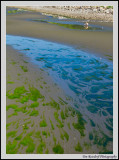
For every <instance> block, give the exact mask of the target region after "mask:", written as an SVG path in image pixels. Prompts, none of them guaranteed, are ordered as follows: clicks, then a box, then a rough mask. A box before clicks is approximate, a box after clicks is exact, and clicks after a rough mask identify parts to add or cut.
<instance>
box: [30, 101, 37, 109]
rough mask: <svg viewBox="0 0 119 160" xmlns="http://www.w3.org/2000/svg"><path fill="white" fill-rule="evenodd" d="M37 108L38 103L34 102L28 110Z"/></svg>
mask: <svg viewBox="0 0 119 160" xmlns="http://www.w3.org/2000/svg"><path fill="white" fill-rule="evenodd" d="M38 106H39V102H34V103H32V104H31V105H30V106H29V107H30V108H35V107H38Z"/></svg>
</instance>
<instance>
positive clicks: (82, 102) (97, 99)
mask: <svg viewBox="0 0 119 160" xmlns="http://www.w3.org/2000/svg"><path fill="white" fill-rule="evenodd" d="M6 40H7V41H6V43H7V44H8V45H12V46H13V48H14V49H16V50H19V51H20V52H22V53H24V54H25V55H26V56H28V57H30V58H31V61H32V62H33V63H35V64H37V65H38V66H39V67H40V68H43V69H44V70H46V71H47V72H48V73H49V74H50V76H52V78H53V80H54V81H55V82H56V83H57V84H58V85H60V86H61V87H62V88H63V89H64V91H65V92H66V94H67V95H69V96H70V97H72V98H73V100H74V102H75V104H76V105H75V107H76V108H85V109H86V110H87V111H88V112H90V113H91V114H97V115H98V114H100V116H103V117H104V116H106V117H112V116H113V63H112V61H109V60H107V59H104V58H100V57H98V56H95V55H93V54H89V53H88V52H84V51H81V50H76V49H74V48H72V47H70V46H66V45H62V44H58V43H53V42H49V41H44V40H40V39H35V38H27V37H21V36H12V35H7V36H6Z"/></svg>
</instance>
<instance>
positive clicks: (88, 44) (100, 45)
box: [6, 12, 113, 57]
mask: <svg viewBox="0 0 119 160" xmlns="http://www.w3.org/2000/svg"><path fill="white" fill-rule="evenodd" d="M44 17H45V16H44V15H41V14H39V12H34V13H33V12H30V13H24V14H18V15H8V16H7V17H6V23H7V25H6V32H7V34H12V35H21V36H27V37H36V38H41V39H44V40H49V41H53V42H58V43H62V44H66V45H71V46H73V47H75V48H77V49H82V50H85V51H86V50H88V51H89V52H90V53H93V54H98V55H100V56H102V57H105V55H110V56H112V55H113V32H100V31H97V32H90V31H86V32H82V31H80V30H69V29H66V28H63V27H60V26H57V25H53V24H46V23H42V22H35V21H34V22H33V21H31V19H38V18H44ZM93 23H94V22H93ZM100 25H101V26H105V25H106V26H110V27H112V22H100ZM46 31H47V32H46Z"/></svg>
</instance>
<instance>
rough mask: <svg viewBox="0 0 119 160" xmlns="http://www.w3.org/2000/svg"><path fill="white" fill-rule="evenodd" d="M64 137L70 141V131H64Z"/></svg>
mask: <svg viewBox="0 0 119 160" xmlns="http://www.w3.org/2000/svg"><path fill="white" fill-rule="evenodd" d="M64 137H65V139H66V140H67V141H68V140H69V135H68V133H67V132H66V131H64Z"/></svg>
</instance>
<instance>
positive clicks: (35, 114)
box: [30, 109, 39, 116]
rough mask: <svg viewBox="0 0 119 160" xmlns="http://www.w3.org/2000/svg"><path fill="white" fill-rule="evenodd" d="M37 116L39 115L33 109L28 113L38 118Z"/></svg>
mask: <svg viewBox="0 0 119 160" xmlns="http://www.w3.org/2000/svg"><path fill="white" fill-rule="evenodd" d="M38 115H39V112H38V111H37V110H35V109H34V110H33V111H32V112H31V113H30V116H38Z"/></svg>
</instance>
